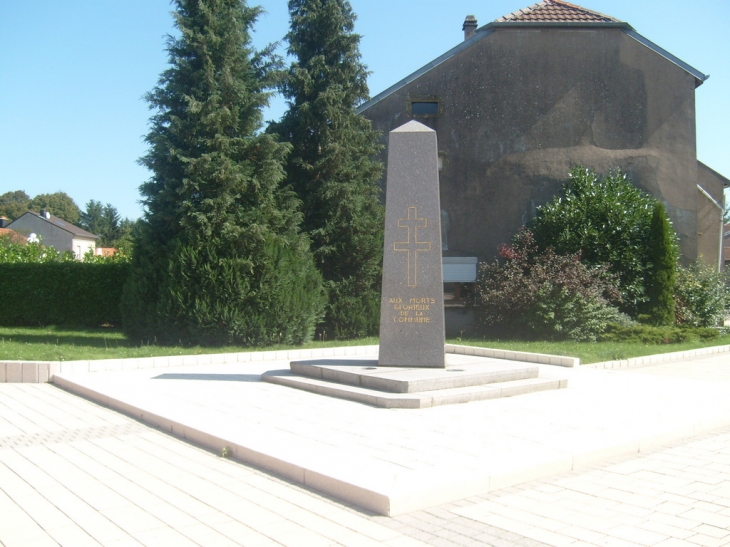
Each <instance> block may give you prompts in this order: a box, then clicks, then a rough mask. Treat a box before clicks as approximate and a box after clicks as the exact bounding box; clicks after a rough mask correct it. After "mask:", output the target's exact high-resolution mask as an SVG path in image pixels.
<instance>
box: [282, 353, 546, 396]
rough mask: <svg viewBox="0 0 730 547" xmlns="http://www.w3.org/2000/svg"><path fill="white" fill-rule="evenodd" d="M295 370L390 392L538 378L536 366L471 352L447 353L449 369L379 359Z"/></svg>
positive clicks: (320, 362)
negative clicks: (384, 363)
mask: <svg viewBox="0 0 730 547" xmlns="http://www.w3.org/2000/svg"><path fill="white" fill-rule="evenodd" d="M289 368H290V370H291V371H292V373H294V374H296V375H299V376H306V377H308V378H314V379H319V380H326V381H330V382H337V383H340V384H348V385H352V386H358V387H364V388H368V389H374V390H378V391H386V392H389V393H419V392H423V391H436V390H441V389H453V388H458V387H468V386H478V385H484V384H492V383H498V382H509V381H512V380H525V379H527V378H537V376H538V374H539V372H540V369H539V367H538V366H537V365H531V364H525V363H505V362H504V361H500V360H497V359H488V358H484V357H475V356H470V355H453V354H449V355H446V368H416V367H413V368H408V367H382V366H378V361H377V359H364V358H360V359H308V360H303V361H292V362H291V363H290V367H289Z"/></svg>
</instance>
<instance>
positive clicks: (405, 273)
mask: <svg viewBox="0 0 730 547" xmlns="http://www.w3.org/2000/svg"><path fill="white" fill-rule="evenodd" d="M386 180H387V186H386V193H385V245H384V250H383V289H382V297H381V307H380V354H379V358H378V365H379V366H400V367H439V368H443V367H445V360H444V288H443V272H442V265H441V224H440V222H441V206H440V202H439V180H438V146H437V142H436V132H435V131H434V130H432V129H430V128H428V127H426V126H425V125H423V124H421V123H418V122H416V121H411V122H408V123H406V124H404V125H402V126H400V127H398V128H396V129H394V130H393V131H391V132H390V135H389V139H388V172H387V179H386Z"/></svg>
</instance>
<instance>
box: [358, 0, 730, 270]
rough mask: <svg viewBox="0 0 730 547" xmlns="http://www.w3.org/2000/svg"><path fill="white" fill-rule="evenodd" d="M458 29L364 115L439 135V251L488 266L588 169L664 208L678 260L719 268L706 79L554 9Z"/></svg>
mask: <svg viewBox="0 0 730 547" xmlns="http://www.w3.org/2000/svg"><path fill="white" fill-rule="evenodd" d="M462 30H463V31H464V41H463V42H461V43H459V44H458V45H456V46H455V47H454V48H452V49H451V50H449V51H447V52H445V53H444V54H443V55H441V56H440V57H438V58H437V59H434V60H433V61H432V62H430V63H428V64H427V65H425V66H424V67H422V68H420V69H419V70H417V71H416V72H414V73H413V74H410V75H407V76H405V77H404V78H403V79H402V80H401V81H399V82H397V83H395V84H394V85H393V86H391V87H390V88H388V89H386V90H385V91H383V92H382V93H380V94H378V95H376V96H375V97H373V98H372V99H371V100H370V101H368V102H367V103H365V104H363V105H362V106H361V107H360V108H359V112H361V113H362V114H363V115H364V116H365V117H366V118H368V119H370V120H371V121H372V123H373V126H374V128H375V129H378V130H380V131H381V132H382V134H383V138H384V139H386V138H387V135H388V133H389V132H390V131H391V130H393V129H395V128H396V127H399V126H401V125H403V124H404V123H406V122H408V121H410V120H414V119H415V120H417V121H419V122H421V123H423V124H425V125H426V126H428V127H430V128H432V129H434V130H435V131H436V132H437V137H438V149H439V165H440V169H441V171H440V185H441V207H442V209H443V210H444V211H445V212H446V214H447V215H448V218H449V220H450V228H449V231H450V233H449V234H448V243H449V249H448V251H445V253H444V254H445V256H449V255H450V256H457V257H459V256H461V257H470V256H471V257H478V258H479V259H480V260H488V261H489V260H491V259H492V258H493V257H494V256H495V255H496V253H497V249H498V246H499V244H501V243H504V242H508V241H509V240H510V239H511V237H512V236H513V235H514V234H515V233H516V232H517V230H518V229H519V228H520V227H521V226H522V225H523V224H524V223H526V222H528V221H529V220H530V219H531V218H532V217H533V216H534V215H535V211H536V209H537V207H538V206H540V205H541V204H544V203H546V202H548V201H550V200H551V199H552V198H553V197H554V196H555V195H556V194H557V193H558V192H559V191H560V189H561V187H562V185H563V183H565V182H566V180H567V176H568V172H569V170H570V168H571V167H573V166H575V165H582V166H585V167H589V168H592V169H594V170H596V171H597V172H598V173H607V172H609V171H610V170H612V169H615V168H620V169H621V170H623V171H624V172H625V173H627V174H628V175H629V176H630V178H631V180H632V181H633V182H634V184H636V185H637V186H638V187H640V188H641V189H643V190H645V191H646V192H648V193H650V194H651V195H653V196H654V197H656V198H657V199H659V200H660V201H661V202H662V203H664V205H665V208H666V210H667V212H668V215H669V216H670V218H671V220H672V223H673V226H674V229H675V230H676V232H677V234H678V236H679V239H680V248H681V252H682V257H683V260H684V262H685V263H690V262H693V261H694V260H696V259H697V258H698V257H702V258H703V259H704V260H705V261H706V262H708V263H710V264H714V265H717V264H719V263H720V254H721V251H720V249H721V245H720V240H721V236H722V232H721V230H722V207H723V188H726V187H728V185H730V181H728V179H727V178H725V177H724V176H723V175H721V174H719V173H717V172H715V171H713V170H712V169H711V168H709V167H708V166H706V165H704V164H702V163H701V162H700V161H698V160H697V151H696V142H697V135H696V128H695V89H696V88H697V87H699V86H701V85H703V83H704V82H705V81H706V80H707V78H708V76H707V75H706V74H704V73H702V72H701V71H699V70H697V69H696V68H694V67H692V66H690V65H688V64H687V63H685V62H684V61H682V60H681V59H679V58H678V57H676V56H675V55H673V54H672V53H669V52H668V51H666V50H664V49H663V48H661V47H660V46H658V45H656V44H654V43H653V42H651V41H650V40H647V39H646V38H644V37H643V36H641V35H640V34H639V33H637V32H636V30H634V28H633V27H631V25H629V24H628V23H626V22H623V21H619V20H618V19H616V18H614V17H611V16H609V15H604V14H601V13H597V12H595V11H591V10H588V9H585V8H583V7H580V6H578V5H575V4H569V3H567V2H563V1H561V0H545V1H542V2H538V3H536V4H533V5H531V6H528V7H526V8H523V9H521V10H518V11H515V12H513V13H510V14H508V15H505V16H503V17H499V18H498V19H496V20H494V21H493V22H491V23H488V24H486V25H484V26H482V27H479V26H478V24H477V20H476V17H474V16H473V15H470V16H467V17H466V19H465V21H464V25H463V27H462ZM694 30H696V31H697V32H700V30H699V29H694ZM690 31H692V29H689V30H688V32H690ZM384 144H387V143H384ZM382 160H383V161H384V162H386V161H387V156H386V151H383V153H382ZM385 184H386V181H383V185H385Z"/></svg>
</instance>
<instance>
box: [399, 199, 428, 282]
mask: <svg viewBox="0 0 730 547" xmlns="http://www.w3.org/2000/svg"><path fill="white" fill-rule="evenodd" d="M427 227H428V219H426V218H418V208H417V207H408V218H399V219H398V228H405V229H406V230H407V236H406V240H405V241H397V242H395V243H393V250H394V251H403V252H407V253H408V255H407V256H408V286H409V287H417V286H418V253H422V252H426V251H430V250H431V242H429V241H419V240H418V229H419V228H427ZM411 228H412V229H413V240H412V241H411ZM411 253H413V256H411Z"/></svg>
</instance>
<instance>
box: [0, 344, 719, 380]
mask: <svg viewBox="0 0 730 547" xmlns="http://www.w3.org/2000/svg"><path fill="white" fill-rule="evenodd" d="M444 351H445V352H446V353H456V354H463V355H477V356H480V357H491V358H493V359H506V360H510V361H525V362H527V363H537V364H540V365H556V366H561V367H578V366H581V365H580V359H578V358H577V357H564V356H560V355H548V354H545V353H529V352H524V351H509V350H501V349H491V348H481V347H477V346H461V345H456V344H446V345H445V346H444ZM377 352H378V346H377V345H371V346H347V347H341V348H321V349H293V350H275V351H249V352H240V353H214V354H205V355H174V356H167V357H140V358H135V359H97V360H90V361H0V384H3V383H33V384H43V383H46V382H50V381H51V379H52V378H53V376H54V375H56V374H69V373H79V372H114V371H120V370H137V369H145V368H168V367H180V366H195V365H221V364H230V363H250V362H261V361H264V362H265V361H290V360H294V359H316V358H320V357H345V356H355V355H373V354H376V353H377ZM727 352H730V345H726V346H711V347H708V348H698V349H693V350H687V351H677V352H673V353H660V354H656V355H646V356H644V357H634V358H632V359H621V360H616V361H604V362H601V363H591V364H589V365H582V366H583V367H590V368H601V369H621V368H634V367H646V366H651V365H658V364H660V363H668V362H671V361H677V360H681V359H690V358H692V357H702V356H705V355H714V354H717V353H727Z"/></svg>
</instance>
